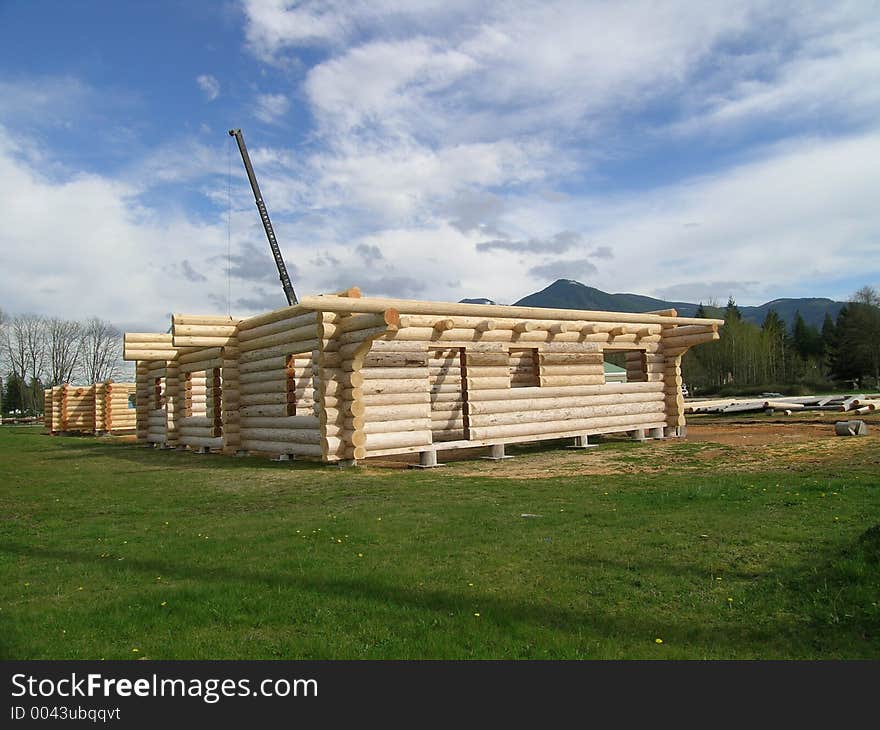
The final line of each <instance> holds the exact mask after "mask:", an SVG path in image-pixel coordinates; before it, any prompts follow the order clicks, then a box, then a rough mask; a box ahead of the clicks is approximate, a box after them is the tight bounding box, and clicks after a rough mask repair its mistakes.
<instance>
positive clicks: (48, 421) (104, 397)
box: [43, 380, 136, 435]
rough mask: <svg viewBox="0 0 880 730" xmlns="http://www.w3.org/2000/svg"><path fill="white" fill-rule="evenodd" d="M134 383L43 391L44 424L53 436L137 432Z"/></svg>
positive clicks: (61, 387)
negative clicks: (132, 398) (132, 404)
mask: <svg viewBox="0 0 880 730" xmlns="http://www.w3.org/2000/svg"><path fill="white" fill-rule="evenodd" d="M135 390H136V386H135V384H134V383H114V382H113V381H112V380H108V381H106V382H103V383H93V384H92V385H70V384H67V383H65V384H64V385H56V386H54V387H52V388H46V389H45V390H44V391H43V424H44V426H45V427H46V430H47V431H48V432H49V433H50V434H52V435H55V434H59V433H74V432H75V433H93V434H100V433H113V434H118V433H125V432H129V431H134V430H135V425H136V417H135V409H134V408H132V407H131V405H130V397H131V396H133V395H134V394H135Z"/></svg>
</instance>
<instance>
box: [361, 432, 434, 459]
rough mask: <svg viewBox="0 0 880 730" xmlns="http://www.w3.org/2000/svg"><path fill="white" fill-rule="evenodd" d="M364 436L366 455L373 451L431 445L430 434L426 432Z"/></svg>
mask: <svg viewBox="0 0 880 730" xmlns="http://www.w3.org/2000/svg"><path fill="white" fill-rule="evenodd" d="M366 436H367V440H366V444H365V446H366V450H367V454H369V453H370V451H371V450H375V449H383V448H399V447H401V446H420V445H421V446H426V445H428V444H430V443H431V432H430V431H428V430H424V431H406V432H404V433H372V434H367V435H366Z"/></svg>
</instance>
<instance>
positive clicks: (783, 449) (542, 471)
mask: <svg viewBox="0 0 880 730" xmlns="http://www.w3.org/2000/svg"><path fill="white" fill-rule="evenodd" d="M839 420H848V419H847V415H846V414H844V413H819V414H815V413H809V414H797V415H796V416H793V417H790V418H786V419H784V420H783V419H770V418H767V417H764V418H757V417H755V418H742V419H737V420H733V419H729V418H728V419H725V418H718V417H714V418H712V417H695V418H692V419H691V420H690V421H689V423H688V433H687V438H685V439H664V440H654V441H648V442H646V443H634V442H631V441H629V440H628V439H626V438H623V437H608V438H604V439H602V443H601V444H600V446H599V447H597V448H595V449H587V450H581V449H568V448H566V446H567V445H569V444H570V443H571V441H570V440H567V441H554V442H545V443H543V444H537V445H535V444H530V445H518V446H516V445H515V446H509V447H508V449H507V453H508V454H509V455H511V456H514V457H515V458H514V459H509V460H504V461H489V460H483V459H480V457H481V456H485V455H487V454H488V449H487V448H485V447H484V448H474V449H460V450H456V451H447V452H442V451H441V452H440V454H439V458H440V461H441V462H442V463H444V464H446V465H447V468H448V469H449V472H450V474H453V473H454V474H455V475H457V476H485V477H492V478H496V479H498V478H500V479H544V478H547V477H559V476H573V475H588V474H595V475H602V474H622V473H642V474H645V473H656V472H661V471H668V470H674V469H680V470H690V469H695V470H696V469H700V470H705V469H706V467H707V465H708V464H711V465H713V466H714V467H715V468H719V469H724V470H725V471H728V472H729V471H755V470H766V469H772V468H774V466H775V467H778V468H780V469H786V468H795V469H808V468H810V465H811V464H817V463H820V462H828V461H840V462H841V463H845V462H846V461H847V460H850V459H853V458H864V457H865V456H867V455H868V454H870V453H872V452H873V453H875V454H876V453H877V450H878V446H880V418H878V417H875V418H865V419H863V420H865V421H866V422H867V423H868V424H869V428H870V429H871V433H870V435H868V436H864V437H858V438H845V437H837V436H835V435H834V423H835V421H839ZM413 463H418V455H416V454H407V455H405V456H400V457H382V458H377V459H375V460H372V459H370V460H368V461H367V462H366V464H367V465H368V466H376V467H386V468H387V467H397V468H406V467H408V466H409V465H410V464H413Z"/></svg>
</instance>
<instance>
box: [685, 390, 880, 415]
mask: <svg viewBox="0 0 880 730" xmlns="http://www.w3.org/2000/svg"><path fill="white" fill-rule="evenodd" d="M684 407H685V412H687V413H749V412H756V411H766V412H768V413H770V412H773V413H775V412H776V411H782V412H785V411H792V412H793V411H804V410H806V411H850V412H852V413H857V414H859V415H863V414H865V413H871V412H872V411H874V410H877V409H878V408H880V395H864V394H862V395H810V396H793V397H786V396H779V395H775V394H774V395H765V396H760V397H757V398H712V399H700V400H696V399H693V400H688V401H686V402H685V404H684Z"/></svg>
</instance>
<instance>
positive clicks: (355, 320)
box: [337, 307, 401, 334]
mask: <svg viewBox="0 0 880 730" xmlns="http://www.w3.org/2000/svg"><path fill="white" fill-rule="evenodd" d="M400 326H401V321H400V312H398V311H397V310H396V309H394V308H393V307H389V308H388V309H385V310H383V311H382V312H377V313H375V314H352V315H351V316H349V317H344V318H342V319H341V320H340V321H339V324H338V325H337V331H338V332H339V334H343V333H348V332H360V331H363V330H371V329H377V328H380V329H386V328H393V329H396V328H397V327H400Z"/></svg>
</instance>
